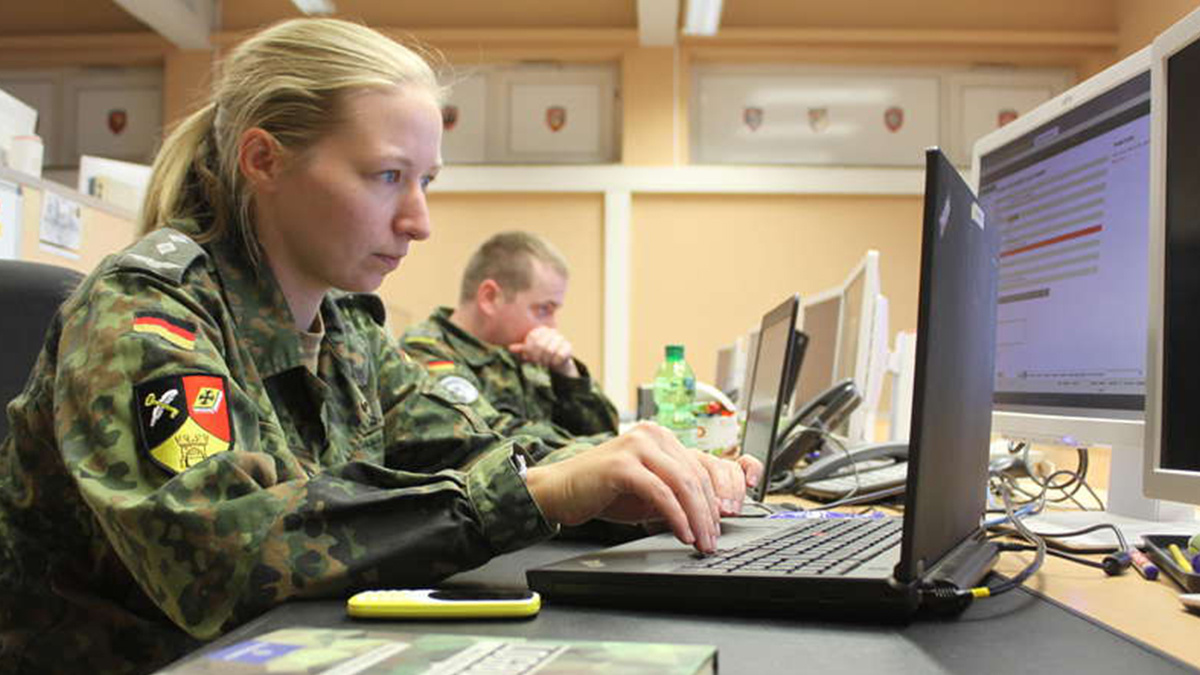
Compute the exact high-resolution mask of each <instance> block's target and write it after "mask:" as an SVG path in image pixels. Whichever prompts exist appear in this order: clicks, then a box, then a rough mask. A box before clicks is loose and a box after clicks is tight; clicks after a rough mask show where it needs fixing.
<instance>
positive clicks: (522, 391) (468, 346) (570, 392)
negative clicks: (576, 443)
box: [401, 307, 617, 440]
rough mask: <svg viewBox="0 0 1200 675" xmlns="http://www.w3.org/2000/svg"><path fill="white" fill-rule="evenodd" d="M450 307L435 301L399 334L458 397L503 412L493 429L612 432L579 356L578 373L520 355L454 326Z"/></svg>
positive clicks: (610, 413) (611, 420)
mask: <svg viewBox="0 0 1200 675" xmlns="http://www.w3.org/2000/svg"><path fill="white" fill-rule="evenodd" d="M452 312H453V310H452V309H451V308H449V307H440V308H438V309H436V310H434V312H433V314H430V315H429V318H428V319H426V320H425V321H423V322H422V323H419V324H417V325H415V326H412V327H410V328H409V329H408V330H407V331H405V332H404V337H403V338H401V342H402V344H403V346H404V350H405V351H406V352H408V353H409V354H411V355H412V356H413V357H414V358H416V359H417V360H419V361H422V362H424V363H425V367H426V368H428V369H429V372H430V374H431V375H432V376H433V377H434V378H435V379H437V380H438V381H439V382H442V383H448V384H449V385H450V386H449V387H447V388H449V389H450V390H451V391H453V392H457V393H458V394H459V399H460V400H464V401H465V400H474V398H476V397H478V398H482V399H486V400H487V401H488V402H489V403H490V404H491V405H492V406H493V407H495V408H496V409H497V410H499V411H500V413H501V414H502V415H507V416H508V418H507V419H505V420H504V421H502V422H501V423H500V424H499V426H498V427H497V428H498V429H500V430H501V431H505V432H510V433H511V432H516V431H521V430H522V429H521V427H520V424H522V423H525V422H536V423H542V424H554V425H557V426H558V427H559V428H560V429H562V430H564V431H565V432H567V433H568V434H570V435H573V436H599V437H598V438H593V439H590V440H600V439H601V438H603V437H605V436H608V435H612V434H615V433H617V409H616V407H614V406H613V404H612V402H611V401H609V400H608V397H607V396H605V395H604V393H603V392H601V391H600V387H599V386H598V385H597V383H596V382H595V380H593V379H592V378H591V377H589V376H588V370H587V366H585V365H583V363H581V362H580V361H579V360H578V359H576V360H575V366H576V367H577V368H578V369H579V374H580V376H579V377H577V378H573V377H565V376H563V375H559V374H558V373H556V372H554V371H552V370H550V369H549V368H546V367H545V366H540V365H537V364H533V363H527V362H524V361H521V360H520V359H518V358H517V357H516V356H515V355H514V354H513V353H512V352H510V351H508V350H507V349H505V348H503V347H499V346H495V345H488V344H485V343H483V342H481V341H480V340H479V339H477V338H476V337H475V336H473V335H471V334H470V333H468V332H466V331H465V330H463V329H462V328H460V327H459V326H456V325H455V324H454V323H453V322H451V321H450V314H451V313H452ZM455 385H457V386H455ZM478 393H482V396H478Z"/></svg>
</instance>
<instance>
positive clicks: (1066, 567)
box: [996, 553, 1200, 668]
mask: <svg viewBox="0 0 1200 675" xmlns="http://www.w3.org/2000/svg"><path fill="white" fill-rule="evenodd" d="M1032 556H1033V554H1032V553H1028V554H1026V553H1021V554H1014V553H1005V554H1002V555H1001V556H1000V563H999V564H998V565H997V568H996V569H997V571H999V572H1001V573H1004V574H1015V573H1016V572H1017V571H1019V570H1020V569H1021V568H1023V567H1024V566H1025V565H1026V564H1028V563H1029V561H1030V560H1031V559H1032ZM1025 586H1026V587H1027V588H1029V589H1030V590H1032V591H1034V592H1037V593H1039V594H1042V595H1045V596H1046V597H1048V598H1052V599H1053V600H1054V601H1056V602H1059V603H1062V604H1063V605H1066V606H1067V607H1070V608H1071V609H1073V610H1075V611H1077V612H1079V613H1081V614H1084V615H1086V616H1088V617H1091V618H1092V619H1094V620H1096V621H1099V622H1101V623H1103V624H1106V625H1108V626H1110V627H1112V628H1113V629H1115V630H1118V631H1121V632H1122V633H1125V634H1126V635H1129V636H1131V637H1133V638H1136V639H1138V640H1141V641H1142V642H1145V643H1146V644H1147V645H1150V646H1151V647H1154V648H1155V649H1160V650H1162V651H1163V652H1165V653H1167V654H1170V655H1172V656H1174V657H1175V658H1177V659H1180V660H1182V661H1185V662H1187V663H1189V664H1191V665H1192V666H1193V667H1196V668H1200V615H1196V614H1192V613H1191V612H1188V611H1187V610H1186V609H1184V608H1183V605H1182V604H1180V602H1179V599H1178V597H1177V596H1178V595H1179V594H1180V593H1181V592H1182V590H1181V589H1180V588H1179V586H1178V585H1176V583H1175V582H1174V581H1171V579H1170V578H1169V577H1167V576H1166V575H1165V574H1159V577H1158V580H1157V581H1146V580H1145V579H1143V578H1142V577H1141V575H1139V574H1138V573H1137V572H1136V571H1135V570H1134V569H1132V568H1130V569H1129V571H1127V572H1126V573H1125V574H1123V575H1121V576H1118V577H1109V576H1106V575H1105V574H1104V572H1102V571H1100V570H1098V569H1093V568H1090V567H1084V566H1083V565H1077V564H1075V563H1072V562H1070V561H1068V560H1062V559H1060V558H1054V557H1051V556H1047V557H1046V561H1045V563H1043V565H1042V569H1041V571H1039V572H1038V573H1037V574H1035V575H1034V576H1033V577H1032V578H1030V579H1029V580H1027V581H1026V582H1025Z"/></svg>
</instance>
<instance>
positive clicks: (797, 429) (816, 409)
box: [772, 380, 862, 474]
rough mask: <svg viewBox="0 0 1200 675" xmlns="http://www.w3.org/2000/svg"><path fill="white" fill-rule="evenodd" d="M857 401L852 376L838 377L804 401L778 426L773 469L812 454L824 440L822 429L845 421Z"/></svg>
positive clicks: (780, 469)
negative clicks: (846, 377)
mask: <svg viewBox="0 0 1200 675" xmlns="http://www.w3.org/2000/svg"><path fill="white" fill-rule="evenodd" d="M860 402H862V397H861V396H859V394H858V389H857V388H856V387H855V386H854V380H842V381H841V382H838V383H837V384H835V385H833V386H832V387H830V388H829V389H828V390H826V391H825V392H824V393H822V394H820V395H819V396H817V397H816V398H814V399H813V400H811V401H809V402H808V403H806V404H805V405H804V407H802V408H801V409H800V410H799V411H798V412H797V413H796V414H795V415H794V416H793V417H792V418H791V419H790V420H788V421H787V422H785V423H784V424H783V426H782V427H781V428H780V431H779V435H778V436H777V438H779V439H780V440H779V441H778V442H776V444H775V448H776V449H775V459H774V461H773V462H772V464H773V466H774V471H775V473H776V474H778V473H786V472H788V471H791V470H792V467H794V466H795V465H796V463H797V462H799V461H800V460H801V459H802V458H805V457H814V456H816V455H817V454H818V453H819V452H820V451H821V448H822V446H823V445H824V444H825V433H828V432H830V431H832V430H833V429H835V428H837V427H838V426H839V425H840V424H841V423H842V422H843V421H845V419H846V418H847V417H849V416H850V413H852V412H854V409H855V408H857V407H858V404H859V403H860Z"/></svg>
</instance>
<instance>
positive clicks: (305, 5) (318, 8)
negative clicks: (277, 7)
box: [292, 0, 337, 16]
mask: <svg viewBox="0 0 1200 675" xmlns="http://www.w3.org/2000/svg"><path fill="white" fill-rule="evenodd" d="M292 4H293V5H295V6H296V9H298V10H300V11H301V12H304V13H305V14H316V15H320V16H326V15H329V14H333V13H334V12H336V11H337V7H334V6H333V0H292Z"/></svg>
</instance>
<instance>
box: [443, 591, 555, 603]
mask: <svg viewBox="0 0 1200 675" xmlns="http://www.w3.org/2000/svg"><path fill="white" fill-rule="evenodd" d="M429 597H430V598H431V599H433V600H446V601H456V600H457V601H462V600H529V599H530V598H532V597H533V592H532V591H497V590H488V589H484V588H478V589H477V588H447V589H438V590H436V591H433V592H431V593H430V594H429Z"/></svg>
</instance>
